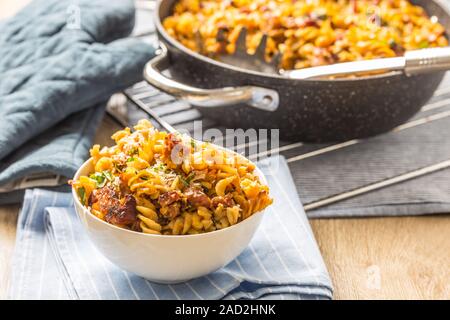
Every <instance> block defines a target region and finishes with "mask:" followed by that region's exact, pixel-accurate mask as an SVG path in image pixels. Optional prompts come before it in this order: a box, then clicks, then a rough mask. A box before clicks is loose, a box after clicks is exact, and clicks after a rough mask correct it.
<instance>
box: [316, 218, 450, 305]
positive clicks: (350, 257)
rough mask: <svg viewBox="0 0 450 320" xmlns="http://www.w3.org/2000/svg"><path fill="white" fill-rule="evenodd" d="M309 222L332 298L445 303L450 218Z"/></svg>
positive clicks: (449, 286)
mask: <svg viewBox="0 0 450 320" xmlns="http://www.w3.org/2000/svg"><path fill="white" fill-rule="evenodd" d="M310 222H311V225H312V228H313V230H314V234H315V236H316V239H317V241H318V244H319V247H320V250H321V252H322V254H323V257H324V260H325V263H326V265H327V267H328V270H329V272H330V275H331V278H332V279H333V283H334V286H335V298H336V299H450V236H449V235H450V217H448V216H432V217H401V218H400V217H397V218H372V219H328V220H324V219H320V220H311V221H310Z"/></svg>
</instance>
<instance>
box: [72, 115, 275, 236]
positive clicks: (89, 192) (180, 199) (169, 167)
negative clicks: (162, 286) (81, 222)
mask: <svg viewBox="0 0 450 320" xmlns="http://www.w3.org/2000/svg"><path fill="white" fill-rule="evenodd" d="M134 129H135V130H134V131H132V130H131V129H129V128H125V129H124V130H120V131H118V132H116V133H115V134H114V135H113V136H112V138H113V139H114V140H115V142H116V145H115V146H113V147H103V148H100V146H99V145H95V146H93V147H92V149H91V156H92V161H93V167H94V172H93V173H92V174H90V175H89V176H82V177H80V178H79V180H77V181H71V184H72V185H73V187H74V188H75V189H76V191H77V193H78V195H79V198H80V201H81V202H82V203H83V205H85V206H86V207H88V208H89V209H90V211H91V212H92V214H94V215H96V216H97V217H98V218H100V219H102V220H105V221H107V222H109V223H111V224H114V225H116V226H119V227H122V228H127V229H131V230H134V231H139V232H144V233H149V234H165V235H187V234H197V233H204V232H211V231H214V230H218V229H223V228H226V227H229V226H232V225H234V224H236V223H239V222H240V221H242V220H244V219H246V218H248V217H249V216H251V215H252V214H254V213H255V212H258V211H261V210H263V209H264V208H266V207H267V206H268V205H270V204H271V203H272V199H271V198H270V197H269V189H268V187H267V186H266V185H263V184H261V182H260V180H259V178H258V177H257V176H256V175H255V174H254V173H253V172H254V170H255V166H254V164H253V163H251V162H250V161H248V160H247V159H245V158H243V157H242V156H239V155H238V154H235V153H231V152H228V151H226V150H224V149H220V148H218V147H215V146H213V145H211V144H209V143H205V142H199V141H196V140H193V139H191V138H190V137H187V136H182V135H179V134H173V133H166V132H161V131H158V130H157V129H155V128H153V127H152V125H151V124H150V122H149V121H147V120H141V121H139V122H138V124H137V125H136V126H135V127H134Z"/></svg>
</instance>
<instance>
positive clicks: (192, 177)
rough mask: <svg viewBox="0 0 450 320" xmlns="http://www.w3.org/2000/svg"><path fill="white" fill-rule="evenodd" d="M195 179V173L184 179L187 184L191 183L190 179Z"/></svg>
mask: <svg viewBox="0 0 450 320" xmlns="http://www.w3.org/2000/svg"><path fill="white" fill-rule="evenodd" d="M194 177H195V173H193V172H192V173H191V174H190V175H189V176H188V177H187V178H186V182H187V183H191V181H192V179H194Z"/></svg>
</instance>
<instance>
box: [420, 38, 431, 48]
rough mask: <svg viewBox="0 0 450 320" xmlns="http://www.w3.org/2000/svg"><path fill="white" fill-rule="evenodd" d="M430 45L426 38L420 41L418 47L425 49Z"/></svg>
mask: <svg viewBox="0 0 450 320" xmlns="http://www.w3.org/2000/svg"><path fill="white" fill-rule="evenodd" d="M429 46H430V43H429V42H428V41H426V40H424V41H422V42H421V43H419V48H420V49H425V48H428V47H429Z"/></svg>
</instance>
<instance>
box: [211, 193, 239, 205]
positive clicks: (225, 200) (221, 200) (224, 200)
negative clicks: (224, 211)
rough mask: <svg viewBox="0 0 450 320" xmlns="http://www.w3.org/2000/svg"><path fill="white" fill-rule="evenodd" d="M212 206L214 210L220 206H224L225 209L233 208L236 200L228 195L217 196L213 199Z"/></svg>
mask: <svg viewBox="0 0 450 320" xmlns="http://www.w3.org/2000/svg"><path fill="white" fill-rule="evenodd" d="M211 204H212V206H213V207H214V208H215V207H217V206H218V205H219V204H222V205H223V206H225V207H232V206H234V200H233V198H232V196H231V194H227V195H225V196H224V197H221V196H217V197H214V198H212V201H211Z"/></svg>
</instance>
